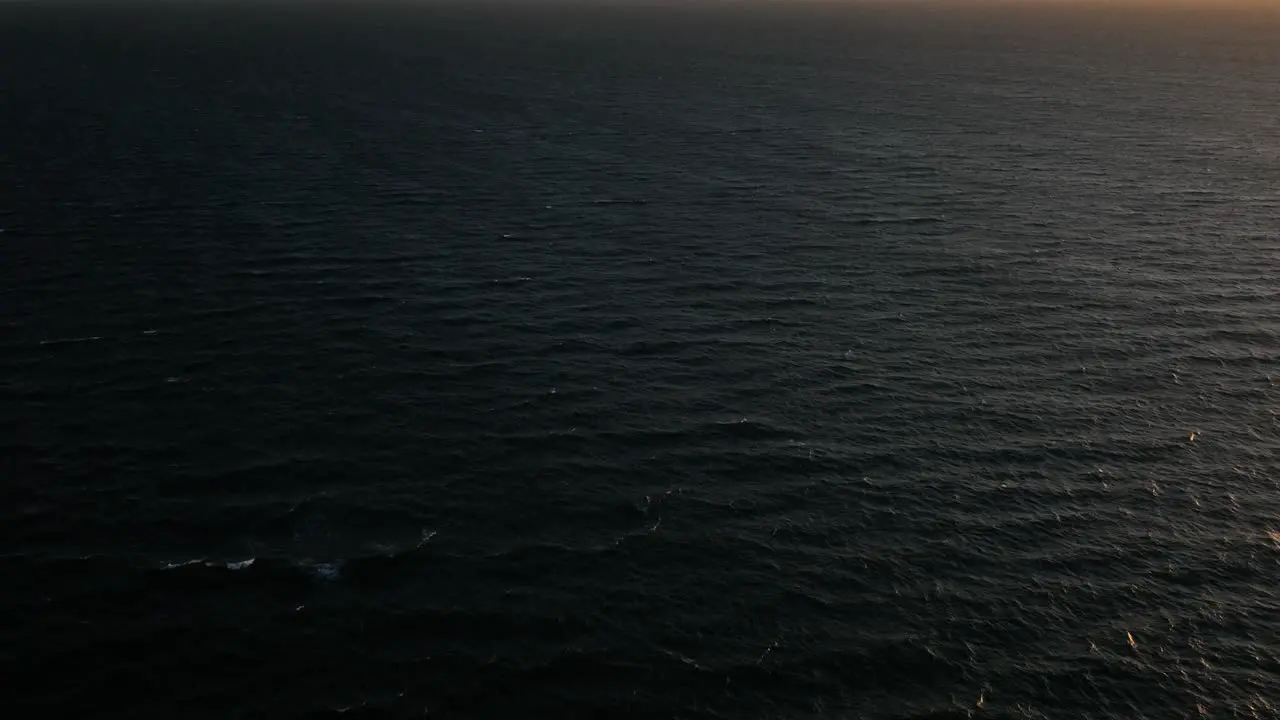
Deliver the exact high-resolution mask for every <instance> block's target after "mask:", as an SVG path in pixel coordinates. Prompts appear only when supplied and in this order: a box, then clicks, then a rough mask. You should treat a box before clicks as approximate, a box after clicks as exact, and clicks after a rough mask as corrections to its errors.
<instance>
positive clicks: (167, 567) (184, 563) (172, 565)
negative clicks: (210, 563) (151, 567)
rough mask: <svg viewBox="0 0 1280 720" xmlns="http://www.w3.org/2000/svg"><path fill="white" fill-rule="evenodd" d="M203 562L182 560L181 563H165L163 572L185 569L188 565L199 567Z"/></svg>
mask: <svg viewBox="0 0 1280 720" xmlns="http://www.w3.org/2000/svg"><path fill="white" fill-rule="evenodd" d="M202 562H204V558H196V559H194V560H183V561H182V562H173V563H166V564H165V566H164V569H165V570H173V569H175V568H180V567H186V566H188V565H199V564H200V563H202Z"/></svg>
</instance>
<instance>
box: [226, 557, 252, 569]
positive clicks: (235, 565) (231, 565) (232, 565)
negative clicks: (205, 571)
mask: <svg viewBox="0 0 1280 720" xmlns="http://www.w3.org/2000/svg"><path fill="white" fill-rule="evenodd" d="M256 561H257V558H249V559H248V560H241V561H239V562H230V561H228V562H227V563H226V568H227V569H228V570H244V569H245V568H247V567H250V566H252V565H253V563H254V562H256Z"/></svg>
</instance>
